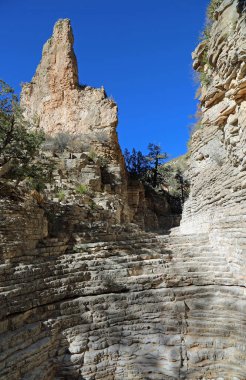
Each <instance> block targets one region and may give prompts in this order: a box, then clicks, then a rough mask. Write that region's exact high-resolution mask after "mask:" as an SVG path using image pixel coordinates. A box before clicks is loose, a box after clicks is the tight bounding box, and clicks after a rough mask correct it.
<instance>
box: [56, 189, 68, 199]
mask: <svg viewBox="0 0 246 380" xmlns="http://www.w3.org/2000/svg"><path fill="white" fill-rule="evenodd" d="M65 195H66V194H65V192H64V191H63V190H61V191H59V192H58V193H57V197H58V199H59V201H60V202H62V201H64V199H65Z"/></svg>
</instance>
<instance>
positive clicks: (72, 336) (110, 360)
mask: <svg viewBox="0 0 246 380" xmlns="http://www.w3.org/2000/svg"><path fill="white" fill-rule="evenodd" d="M243 9H244V8H243V3H242V2H241V1H240V2H238V1H236V0H234V1H227V0H225V1H224V2H223V3H222V4H221V6H220V7H219V9H218V11H217V14H216V20H215V22H214V24H213V27H212V30H211V37H210V40H209V42H208V44H209V45H208V50H207V51H208V59H209V62H210V65H211V67H210V68H209V70H212V72H211V78H212V81H211V82H210V84H209V85H208V86H207V88H203V89H202V99H201V102H202V112H203V119H202V125H203V127H202V129H200V130H198V131H197V132H196V133H195V134H194V135H193V138H192V142H191V152H190V158H189V164H190V168H189V176H190V180H191V195H190V197H189V199H188V201H187V202H186V204H185V208H184V213H183V217H182V221H181V225H180V227H178V228H175V229H173V230H171V233H170V234H166V235H157V234H154V233H146V232H144V231H143V230H141V229H140V228H139V227H137V226H136V225H135V224H130V223H128V222H127V221H124V222H123V221H121V220H120V219H117V220H116V219H115V218H112V215H111V213H110V210H106V209H105V210H104V211H103V213H102V212H101V213H100V212H99V211H96V210H90V212H89V211H88V209H87V208H86V207H84V206H83V205H80V206H79V205H60V206H57V209H58V211H59V212H60V213H61V214H62V219H59V218H58V217H57V218H56V219H55V220H53V219H50V214H49V212H48V211H49V207H50V205H49V202H48V204H47V205H44V206H42V207H40V206H38V204H37V203H36V201H35V200H34V199H32V198H30V196H28V195H20V196H19V197H18V198H17V199H15V198H14V197H13V196H10V195H9V196H6V197H5V198H3V199H1V202H0V209H1V218H0V234H1V245H0V248H1V256H0V302H1V308H0V347H1V349H0V379H1V380H20V379H24V380H65V379H67V380H68V379H72V380H82V379H85V380H99V379H104V380H124V379H129V380H130V379H131V380H133V379H135V380H147V379H151V380H174V379H190V380H197V379H211V380H212V379H221V380H222V379H224V380H232V379H233V380H245V379H246V354H245V353H246V344H245V338H246V337H245V335H246V328H245V327H246V292H245V249H246V234H245V231H246V217H245V211H246V203H245V198H246V192H245V188H246V184H245V183H246V178H245V170H244V166H245V162H244V161H245V146H244V145H245V127H246V118H245V111H246V98H245V96H246V92H245V91H244V89H245V86H244V81H245V75H246V72H245V67H246V58H245V57H246V56H245V52H246V50H245V30H246V29H245V25H246V24H245V12H244V11H243ZM231 20H233V28H232V26H231ZM225 33H227V34H226V37H225ZM54 36H55V38H56V39H57V41H58V45H57V43H56V44H55V43H54V37H53V40H52V39H51V40H49V42H48V43H47V44H46V45H45V48H44V53H43V54H44V60H45V59H47V60H48V61H47V62H46V63H41V64H40V66H39V68H38V69H37V73H36V76H35V77H34V79H33V81H36V82H39V81H40V82H41V81H42V80H41V73H42V72H43V70H47V76H46V78H50V77H49V75H51V74H50V70H53V71H54V70H55V73H56V71H57V73H56V74H55V77H56V75H58V77H57V81H59V83H61V86H60V88H61V92H62V91H64V92H66V91H70V92H71V96H73V98H71V99H70V100H71V106H72V107H75V104H79V102H80V101H82V100H78V99H80V98H79V96H80V95H78V93H79V91H80V90H78V89H77V87H76V86H77V84H76V83H77V71H76V63H75V58H74V56H73V52H72V50H71V41H72V40H71V38H72V37H71V36H72V35H71V30H70V24H69V22H68V21H67V20H65V21H59V23H58V24H57V25H56V27H55V31H54ZM59 41H60V42H59ZM59 43H61V44H62V45H61V47H60V45H59ZM64 44H65V45H64ZM50 51H51V52H52V54H53V52H54V55H55V57H56V59H55V61H54V62H53V63H52V65H51V62H50V61H49V59H50V58H49V56H48V52H50ZM61 51H64V52H65V55H66V57H67V58H66V60H65V61H63V60H62V59H60V56H61V54H62V53H61ZM202 51H203V47H202V48H201V47H200V48H198V49H197V50H196V52H195V53H194V62H195V66H196V68H199V67H200V66H201V65H202V63H201V56H199V54H200V52H202ZM52 54H51V55H52ZM201 54H202V53H201ZM45 57H46V58H45ZM42 62H43V61H42ZM42 65H43V66H42ZM69 67H70V69H69ZM41 68H42V70H41ZM71 68H72V69H71ZM58 69H59V70H58ZM60 70H64V73H65V74H64V75H62V77H59V75H60V74H59V73H60V72H61V71H60ZM69 70H70V71H69ZM68 71H69V72H68ZM52 75H53V74H52ZM56 86H57V83H56V81H55V79H54V80H52V81H51V82H50V83H48V82H46V81H44V82H43V83H42V84H41V83H40V92H38V87H36V86H35V85H34V84H30V85H28V86H27V87H25V88H24V90H23V91H24V93H23V99H24V100H23V101H24V102H26V103H25V104H27V110H29V112H34V111H35V112H36V111H37V112H39V111H40V110H42V112H43V114H44V116H43V119H42V120H41V122H42V123H43V127H44V128H47V130H50V131H53V130H54V128H56V127H55V122H56V117H57V116H56V112H58V111H59V113H60V112H61V111H62V109H63V107H65V109H66V107H67V105H64V104H63V105H62V102H63V101H65V102H67V101H68V100H63V98H62V94H60V95H59V96H58V97H57V99H55V98H54V94H56V91H55V90H54V91H53V89H55V88H56ZM86 91H88V94H87V93H86V95H83V99H85V98H86V101H87V100H88V98H87V95H88V96H89V93H90V92H91V91H94V90H91V89H88V90H86ZM97 91H98V90H97ZM53 92H54V93H53ZM99 92H100V91H99ZM44 94H45V97H47V98H46V101H44V100H43V99H44V96H43V95H44ZM98 94H99V93H98ZM99 95H100V96H99ZM99 95H98V96H99V98H98V103H97V104H98V107H99V108H100V107H101V104H102V103H103V104H104V105H105V104H106V103H107V102H106V103H105V101H104V100H103V99H102V97H103V93H100V94H99ZM84 96H85V98H84ZM65 98H66V99H67V97H65ZM65 98H64V99H65ZM76 99H77V100H76ZM75 100H76V102H77V101H78V102H77V103H76V102H75ZM45 102H47V103H45ZM108 105H109V104H108V103H107V106H106V109H107V110H108V108H107V107H108ZM78 107H79V106H78ZM88 107H89V108H90V107H91V105H90V101H89V100H88ZM103 107H104V106H103ZM103 109H104V108H103ZM112 109H113V108H111V110H112ZM30 110H31V111H30ZM40 112H41V111H40ZM105 112H106V111H105ZM107 112H108V111H107ZM74 117H75V116H74ZM93 117H94V116H93ZM95 117H96V116H95ZM59 118H60V116H59ZM61 120H62V118H61ZM72 120H73V119H71V123H70V121H69V122H68V124H66V123H65V122H64V128H69V129H70V128H71V131H72V130H73V128H75V127H76V125H77V123H79V121H77V120H73V121H72ZM81 120H84V122H83V123H84V124H83V128H85V129H86V128H87V127H88V125H89V123H90V122H89V121H88V124H87V122H86V121H85V120H86V119H83V117H82V119H81ZM93 120H94V119H93ZM62 123H63V121H62V122H61V124H62ZM92 123H93V125H94V123H96V122H95V120H94V121H93V122H92ZM62 125H63V124H62ZM62 128H63V127H62ZM88 128H89V127H88ZM86 130H87V129H86ZM102 149H103V148H102ZM114 157H116V156H115V153H114V152H113V153H112V160H114V159H115V158H114ZM115 160H116V161H115V162H118V163H119V162H120V161H117V159H115ZM117 165H118V164H117ZM117 165H116V166H117ZM120 165H121V164H120ZM118 167H119V166H118ZM120 170H121V166H120ZM120 173H122V172H121V171H120ZM122 191H123V192H124V190H122ZM105 196H106V195H105ZM118 196H119V197H120V196H121V195H120V193H118ZM59 207H60V209H59ZM61 220H62V226H61ZM58 222H59V223H58ZM56 223H57V225H56Z"/></svg>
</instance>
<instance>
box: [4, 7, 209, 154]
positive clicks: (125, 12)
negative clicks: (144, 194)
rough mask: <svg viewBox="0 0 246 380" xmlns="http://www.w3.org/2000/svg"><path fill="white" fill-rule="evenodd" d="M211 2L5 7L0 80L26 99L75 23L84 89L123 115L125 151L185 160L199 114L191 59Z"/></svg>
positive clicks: (121, 136) (121, 131)
mask: <svg viewBox="0 0 246 380" xmlns="http://www.w3.org/2000/svg"><path fill="white" fill-rule="evenodd" d="M207 5H208V0H186V1H184V0H69V1H68V0H21V1H20V0H8V1H6V0H0V14H1V25H0V41H1V49H0V54H1V55H0V58H1V71H0V78H1V79H3V80H5V81H6V82H7V83H9V84H10V85H11V86H12V87H14V88H15V89H16V91H17V92H19V91H20V86H19V85H20V83H21V82H29V81H30V80H31V78H32V76H33V75H34V73H35V70H36V66H37V65H38V63H39V61H40V58H41V52H42V46H43V44H44V43H45V41H46V40H47V39H48V38H49V37H50V36H51V34H52V29H53V25H54V23H55V22H56V21H57V19H59V18H70V19H71V22H72V27H73V31H74V36H75V45H74V48H75V53H76V56H77V59H78V65H79V78H80V83H81V84H87V85H90V86H94V87H101V86H102V85H103V86H104V87H105V89H106V92H107V94H108V95H109V96H112V97H113V98H114V99H115V100H116V102H117V104H118V107H119V126H118V134H119V140H120V144H121V147H122V148H123V149H124V148H125V147H128V148H129V149H132V147H135V148H136V149H139V150H142V151H143V152H145V151H146V146H147V145H148V143H149V142H154V143H157V144H161V146H162V148H163V150H164V151H166V152H168V153H169V155H170V158H173V157H176V156H178V155H180V154H183V153H185V152H186V144H187V141H188V136H189V131H188V125H189V124H190V123H191V120H190V118H189V115H192V114H194V113H195V109H196V101H195V100H194V94H195V91H196V86H197V85H195V84H194V81H193V71H192V64H191V52H192V51H193V50H194V48H195V47H196V45H197V42H198V37H199V34H200V32H201V31H202V29H203V26H204V22H205V12H206V7H207Z"/></svg>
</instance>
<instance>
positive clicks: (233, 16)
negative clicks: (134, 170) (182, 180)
mask: <svg viewBox="0 0 246 380" xmlns="http://www.w3.org/2000/svg"><path fill="white" fill-rule="evenodd" d="M240 4H241V6H240ZM243 9H244V10H243ZM215 17H216V19H215V21H214V22H213V25H212V28H211V31H210V37H209V38H208V39H207V40H205V42H202V43H201V44H200V45H199V46H198V47H197V49H196V50H195V52H194V53H193V59H194V68H195V69H196V70H198V71H200V72H201V73H202V74H201V77H202V80H203V85H202V93H201V110H202V118H201V121H200V122H199V124H200V128H199V130H198V131H197V132H195V133H194V135H193V138H192V141H191V151H190V173H189V177H190V179H191V183H192V186H191V195H190V198H189V201H188V202H187V203H186V205H185V211H184V215H183V223H182V230H183V231H184V232H192V233H194V232H199V231H210V230H211V229H213V228H216V229H218V228H219V225H220V224H223V223H224V222H225V223H226V224H227V226H228V225H230V220H231V222H232V223H236V220H237V221H238V223H239V224H238V227H240V224H241V223H242V222H243V220H244V215H245V206H246V204H245V202H244V199H245V183H246V182H245V181H246V177H245V173H246V172H245V163H246V160H245V153H246V151H245V138H246V128H245V126H246V116H245V115H246V58H245V57H246V24H245V6H244V8H242V2H241V3H240V2H237V1H233V0H230V1H229V0H227V1H223V2H222V4H221V6H220V7H219V8H218V9H217V11H216V13H215ZM233 220H234V221H235V222H233ZM241 227H242V225H241ZM222 228H223V226H222Z"/></svg>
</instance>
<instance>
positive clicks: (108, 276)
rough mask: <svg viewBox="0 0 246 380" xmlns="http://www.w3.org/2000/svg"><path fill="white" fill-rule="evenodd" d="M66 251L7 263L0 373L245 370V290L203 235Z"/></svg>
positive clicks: (111, 375)
mask: <svg viewBox="0 0 246 380" xmlns="http://www.w3.org/2000/svg"><path fill="white" fill-rule="evenodd" d="M46 243H47V244H46V248H47V250H48V251H49V250H50V247H51V246H52V247H53V248H54V249H55V251H56V243H57V247H61V246H63V245H62V244H61V243H60V242H58V241H57V242H56V241H55V240H52V244H51V245H50V246H49V243H48V241H47V242H46ZM74 250H75V252H74V253H71V252H69V253H64V252H60V255H59V254H56V255H53V256H50V255H47V254H46V252H45V250H44V249H43V250H42V251H41V252H40V262H39V264H38V265H37V264H31V263H29V264H28V265H26V264H23V265H18V266H15V264H14V263H12V265H10V266H9V267H6V268H5V279H6V282H2V284H1V286H3V287H2V288H1V290H2V295H3V299H4V301H5V307H4V308H2V310H1V312H2V322H1V331H2V334H1V344H2V350H1V351H2V352H3V353H2V355H1V370H0V378H1V379H8V380H10V379H11V380H12V379H22V378H23V379H40V380H44V379H79V378H84V379H86V380H92V379H182V378H183V379H196V378H199V376H201V375H204V376H207V378H211V377H212V376H214V377H215V376H218V374H219V375H220V376H224V378H225V379H230V378H231V377H230V373H231V374H233V376H238V378H239V379H243V376H244V375H243V373H245V370H246V368H245V367H242V368H239V367H238V366H237V362H238V360H241V359H242V358H243V357H244V354H243V348H244V347H245V332H244V331H242V330H240V329H238V326H240V325H241V324H242V323H243V321H244V318H245V305H246V302H245V289H244V288H243V287H242V286H238V284H237V283H236V280H235V279H234V278H233V275H232V273H231V272H230V270H229V269H228V264H227V262H226V260H225V257H224V256H223V255H222V254H221V253H220V252H214V251H213V249H212V247H211V246H210V243H209V239H208V236H207V235H206V234H203V235H200V236H196V238H194V236H171V237H170V236H157V237H154V236H153V235H151V234H150V235H148V234H143V235H142V236H141V237H140V238H139V237H138V236H137V235H134V234H133V235H132V236H129V240H128V241H127V240H120V239H119V240H118V241H113V242H108V241H105V242H100V243H96V242H88V243H79V241H78V242H77V245H76V246H75V248H74ZM42 260H43V262H42ZM8 272H9V273H8ZM14 284H15V286H14ZM16 284H17V285H16ZM18 284H19V285H18ZM4 291H6V292H4ZM5 318H6V319H5Z"/></svg>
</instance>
